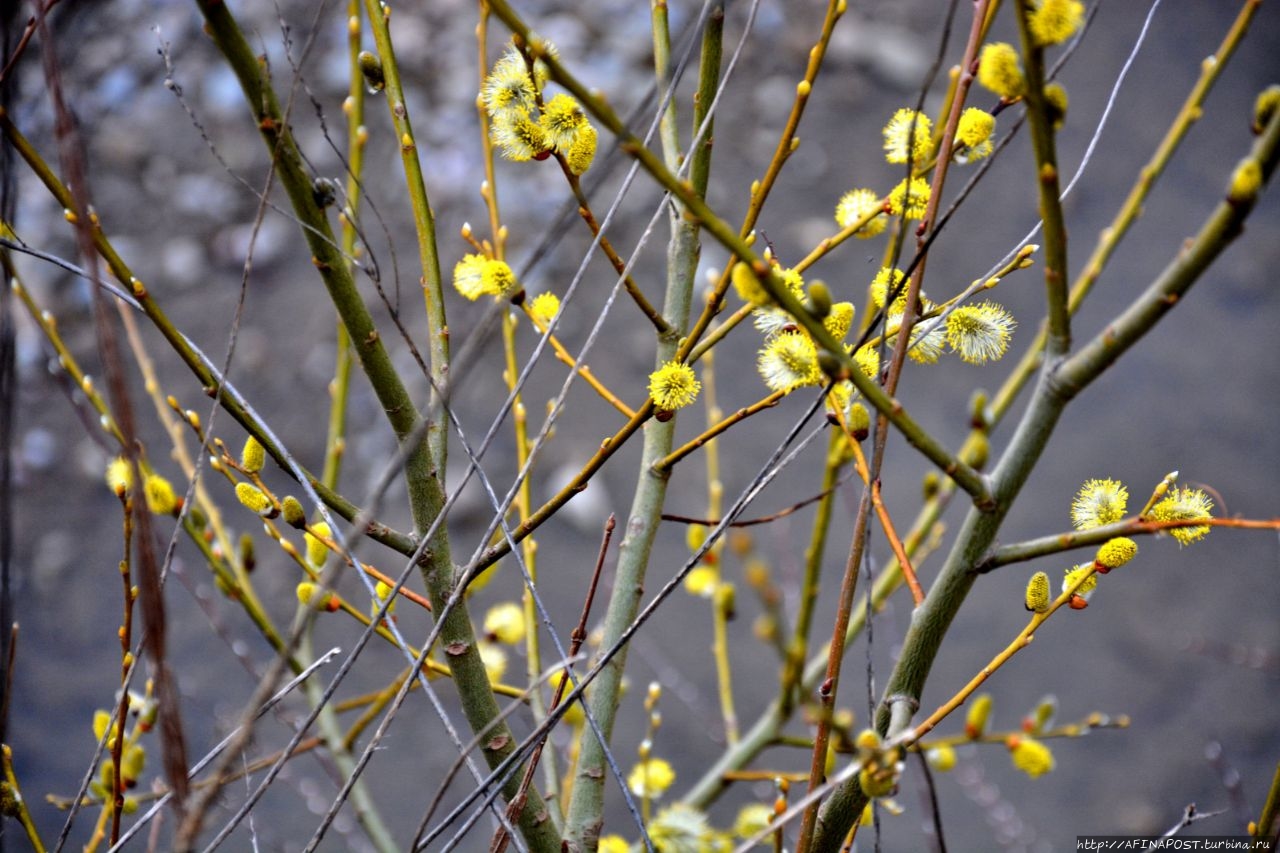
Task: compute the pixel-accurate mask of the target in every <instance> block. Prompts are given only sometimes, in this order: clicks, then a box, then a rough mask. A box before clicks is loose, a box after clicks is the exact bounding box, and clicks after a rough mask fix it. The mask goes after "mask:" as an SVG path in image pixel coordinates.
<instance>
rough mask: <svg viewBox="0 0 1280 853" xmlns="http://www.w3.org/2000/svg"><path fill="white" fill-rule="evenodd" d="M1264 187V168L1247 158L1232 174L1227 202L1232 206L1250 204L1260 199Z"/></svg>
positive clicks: (1252, 159)
mask: <svg viewBox="0 0 1280 853" xmlns="http://www.w3.org/2000/svg"><path fill="white" fill-rule="evenodd" d="M1261 187H1262V166H1261V165H1260V164H1259V163H1258V161H1257V160H1255V159H1254V158H1252V157H1245V158H1244V159H1243V160H1241V161H1240V163H1239V164H1238V165H1237V166H1236V170H1235V171H1234V172H1232V173H1231V186H1230V187H1229V188H1228V190H1227V201H1229V202H1230V203H1232V204H1250V203H1252V202H1253V201H1255V200H1256V199H1257V198H1258V190H1259V189H1260V188H1261Z"/></svg>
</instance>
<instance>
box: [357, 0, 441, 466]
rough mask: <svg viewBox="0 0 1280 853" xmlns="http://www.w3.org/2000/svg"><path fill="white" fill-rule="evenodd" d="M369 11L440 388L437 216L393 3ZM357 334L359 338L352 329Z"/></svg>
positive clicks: (432, 427) (436, 451) (434, 443)
mask: <svg viewBox="0 0 1280 853" xmlns="http://www.w3.org/2000/svg"><path fill="white" fill-rule="evenodd" d="M364 6H365V11H366V12H367V14H368V16H369V28H370V29H371V30H372V31H373V38H374V42H375V43H376V44H377V47H378V58H379V60H380V61H381V64H382V76H383V79H384V80H385V81H386V88H385V89H384V91H383V95H384V97H385V98H386V101H387V109H388V110H389V111H390V113H391V124H392V126H393V127H394V128H395V133H396V141H397V143H398V144H399V148H400V160H401V162H402V163H403V164H404V176H405V185H406V187H407V189H408V192H409V202H410V205H411V206H412V208H413V225H414V228H415V229H416V231H417V235H418V260H419V263H421V265H422V279H421V284H422V296H423V299H424V300H425V302H426V308H427V349H428V352H429V353H430V361H431V383H432V386H433V387H434V388H435V389H437V393H439V392H440V391H442V389H444V388H447V387H448V384H449V324H448V323H447V322H446V320H445V314H444V285H443V282H442V281H441V278H440V256H439V253H438V252H437V249H436V222H435V216H434V215H433V214H432V212H431V201H430V199H428V198H427V186H426V182H425V180H424V179H423V176H422V163H421V161H420V160H419V159H418V143H417V137H415V136H414V133H413V125H412V124H411V123H410V121H409V106H408V104H407V102H406V101H405V97H404V91H403V89H402V88H401V86H400V66H399V65H398V63H397V62H396V55H395V50H394V49H393V47H392V44H391V31H390V29H389V26H388V25H389V23H390V20H391V7H390V6H388V5H386V4H385V3H380V2H378V0H365V4H364ZM352 337H353V338H354V339H355V340H359V338H356V337H355V336H354V335H353V336H352ZM430 418H431V421H430V424H429V425H428V426H427V444H428V445H429V446H430V448H431V461H432V463H433V464H434V465H435V468H436V471H437V474H438V476H440V477H443V476H444V468H445V460H446V458H447V454H448V438H449V431H448V424H447V423H446V421H445V418H444V417H443V412H442V411H440V410H439V407H438V405H435V406H433V407H432V412H431V416H430Z"/></svg>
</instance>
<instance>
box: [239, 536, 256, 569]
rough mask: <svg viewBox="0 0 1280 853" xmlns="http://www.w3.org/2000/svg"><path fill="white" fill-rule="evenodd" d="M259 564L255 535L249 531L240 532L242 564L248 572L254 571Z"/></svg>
mask: <svg viewBox="0 0 1280 853" xmlns="http://www.w3.org/2000/svg"><path fill="white" fill-rule="evenodd" d="M257 564H258V557H257V555H256V554H255V553H254V549H253V536H251V535H250V534H248V533H241V534H240V565H242V566H244V570H245V571H246V572H251V571H253V569H254V567H255V566H257Z"/></svg>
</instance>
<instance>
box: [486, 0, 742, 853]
mask: <svg viewBox="0 0 1280 853" xmlns="http://www.w3.org/2000/svg"><path fill="white" fill-rule="evenodd" d="M494 9H495V12H496V13H498V14H499V15H501V12H499V11H498V7H497V6H496V5H495V7H494ZM723 26H724V5H723V3H717V4H716V5H715V6H714V7H713V9H712V11H711V14H710V16H709V18H708V21H707V25H706V27H705V29H704V30H703V36H702V57H703V61H702V63H701V67H700V73H699V78H698V95H697V100H695V102H694V117H693V118H694V127H695V128H699V127H701V126H702V125H703V123H704V120H705V119H706V117H707V109H708V108H709V106H710V104H711V99H712V98H713V97H714V93H715V90H716V87H717V85H718V83H719V78H720V62H719V57H720V42H721V39H722V34H723ZM571 91H572V90H571ZM575 94H577V93H576V92H575ZM704 139H705V140H706V142H707V143H709V142H710V140H711V134H710V129H709V127H708V130H707V131H706V133H705V135H704ZM646 150H647V149H646ZM668 153H669V154H670V152H668ZM710 156H711V147H710V145H709V144H704V145H702V146H700V147H699V148H698V149H697V150H696V151H694V152H693V154H692V157H691V159H692V160H693V161H694V162H696V161H698V160H704V161H708V162H709V160H710ZM659 165H661V164H659ZM690 165H691V166H692V165H693V164H692V163H691V164H690ZM664 171H665V167H664ZM691 174H697V175H699V176H700V180H701V181H702V183H701V185H693V184H686V186H688V188H689V194H690V195H691V196H692V197H693V198H696V199H699V200H701V198H702V195H703V193H705V190H706V177H707V174H708V167H707V164H706V163H703V164H702V165H701V166H698V167H695V168H691ZM681 201H682V200H681ZM677 206H678V207H679V208H680V209H678V210H673V211H672V214H671V238H670V241H669V243H668V248H667V288H666V297H665V299H664V303H663V316H664V317H665V318H666V321H667V323H668V324H669V326H670V327H671V329H672V332H673V333H678V330H682V329H684V328H686V326H687V325H688V322H689V313H690V306H691V304H692V301H693V291H694V283H695V280H696V278H697V270H698V257H699V254H700V252H701V242H700V237H699V231H700V228H699V222H698V220H697V218H692V219H691V218H689V217H687V216H685V215H683V214H684V213H685V209H686V207H687V206H686V205H684V204H683V203H680V202H678V203H677ZM678 342H679V341H678V339H677V336H676V334H668V335H662V336H659V338H658V345H657V353H656V356H655V366H660V365H662V364H664V363H665V362H668V361H671V360H672V359H673V358H675V357H677V345H678ZM650 406H651V404H650V405H647V406H646V407H645V408H649V407H650ZM674 436H675V418H671V419H669V420H667V421H666V422H665V423H664V422H661V421H654V422H653V423H652V424H650V425H649V427H648V428H647V429H646V430H645V436H644V448H643V451H642V454H641V455H642V458H641V462H640V470H639V474H638V479H637V483H636V490H635V496H634V498H633V499H632V505H631V512H630V514H629V516H628V519H627V525H626V533H625V535H624V536H623V539H622V543H621V545H620V546H619V548H618V566H617V569H616V575H615V580H614V585H613V592H612V594H611V595H610V598H609V606H608V610H607V612H606V615H605V622H604V635H603V638H602V639H601V641H600V647H601V648H604V649H611V648H613V647H614V646H615V645H616V644H617V643H618V641H619V640H620V638H621V637H622V635H623V633H624V632H625V631H626V630H627V629H628V628H629V627H630V626H631V623H632V622H633V621H634V620H635V617H636V613H637V612H638V611H639V607H640V598H641V595H642V594H643V590H644V578H645V572H646V569H647V568H648V564H649V553H650V550H651V548H652V546H653V540H654V537H655V536H656V535H657V530H658V526H659V524H660V523H661V516H662V506H663V503H664V502H665V500H666V492H667V481H668V479H669V478H670V472H669V471H661V470H655V469H654V467H653V466H654V464H655V463H656V462H658V461H659V460H661V459H663V458H665V457H666V456H667V455H668V454H670V453H671V448H672V444H673V439H674ZM626 658H627V649H626V648H625V647H623V648H621V649H619V650H618V652H617V654H616V655H615V656H614V657H613V659H612V660H611V661H609V663H608V665H607V666H605V668H604V669H603V670H602V671H601V672H600V674H599V675H598V676H597V677H596V680H595V683H594V686H593V687H592V690H591V694H590V696H589V697H588V698H589V707H590V711H591V714H592V715H593V716H594V718H595V720H596V722H597V723H598V728H599V732H600V737H601V739H602V740H601V739H597V737H596V734H595V732H594V731H592V730H590V729H584V730H583V734H582V735H581V737H580V739H579V744H578V745H579V759H578V765H577V768H576V770H575V776H574V781H573V790H572V793H571V795H570V800H569V808H568V812H567V818H566V819H565V829H564V839H565V844H566V845H567V846H568V848H569V849H570V850H580V851H588V850H594V849H595V848H596V845H597V843H598V841H599V837H600V828H601V825H602V823H603V820H604V787H605V786H604V782H605V778H606V776H607V774H606V766H605V760H606V751H607V748H608V741H609V740H610V739H611V736H612V733H613V725H614V722H615V721H616V717H617V711H618V702H619V699H620V698H621V688H622V675H623V672H624V670H625V667H626ZM602 741H603V742H602Z"/></svg>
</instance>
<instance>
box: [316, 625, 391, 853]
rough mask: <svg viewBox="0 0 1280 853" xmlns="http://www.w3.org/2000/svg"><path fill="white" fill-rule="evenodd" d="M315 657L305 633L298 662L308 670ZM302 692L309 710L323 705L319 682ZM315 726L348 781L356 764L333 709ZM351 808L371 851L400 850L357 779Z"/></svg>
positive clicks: (326, 709)
mask: <svg viewBox="0 0 1280 853" xmlns="http://www.w3.org/2000/svg"><path fill="white" fill-rule="evenodd" d="M313 624H314V623H313ZM314 657H315V656H314V654H313V652H312V648H311V633H310V631H308V632H307V633H306V634H304V635H303V637H302V640H301V642H300V643H299V644H298V654H297V659H298V660H299V662H300V663H302V664H303V665H304V666H308V665H310V664H311V662H312V661H313V660H314ZM303 691H304V692H305V693H306V696H307V701H308V702H310V703H311V705H312V707H315V706H316V705H318V704H319V703H320V702H321V701H322V698H323V693H324V685H322V684H321V683H320V682H319V680H318V679H315V678H308V679H307V680H306V682H305V683H304V684H303ZM317 722H318V723H319V727H320V734H321V737H323V739H324V742H325V746H326V747H327V748H328V751H329V757H330V758H331V759H332V760H333V763H334V764H335V765H337V768H338V772H339V773H341V774H342V775H343V776H344V777H350V775H351V774H352V773H353V772H354V771H355V766H356V762H355V760H354V759H353V758H352V757H351V748H350V747H349V746H348V745H347V743H346V740H345V738H344V733H343V731H342V727H341V726H340V725H339V724H338V714H337V712H336V711H335V709H334V707H333V706H332V705H330V704H326V705H324V707H322V708H321V709H320V716H319V717H318V718H317ZM351 804H352V806H353V807H354V810H355V817H356V820H357V821H358V822H359V823H360V827H361V828H362V829H363V830H364V832H365V835H366V836H367V837H368V838H369V841H370V842H371V843H372V844H373V846H374V849H376V850H378V851H381V853H392V851H395V850H399V849H401V848H400V846H399V845H397V844H396V842H395V839H394V838H393V837H392V835H391V831H390V830H389V829H388V828H387V825H386V822H385V821H383V819H382V815H381V814H379V813H378V809H377V805H376V804H375V802H374V800H373V797H371V796H370V795H369V789H368V786H366V785H365V784H364V780H363V779H357V780H356V783H355V784H354V785H352V786H351Z"/></svg>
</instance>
